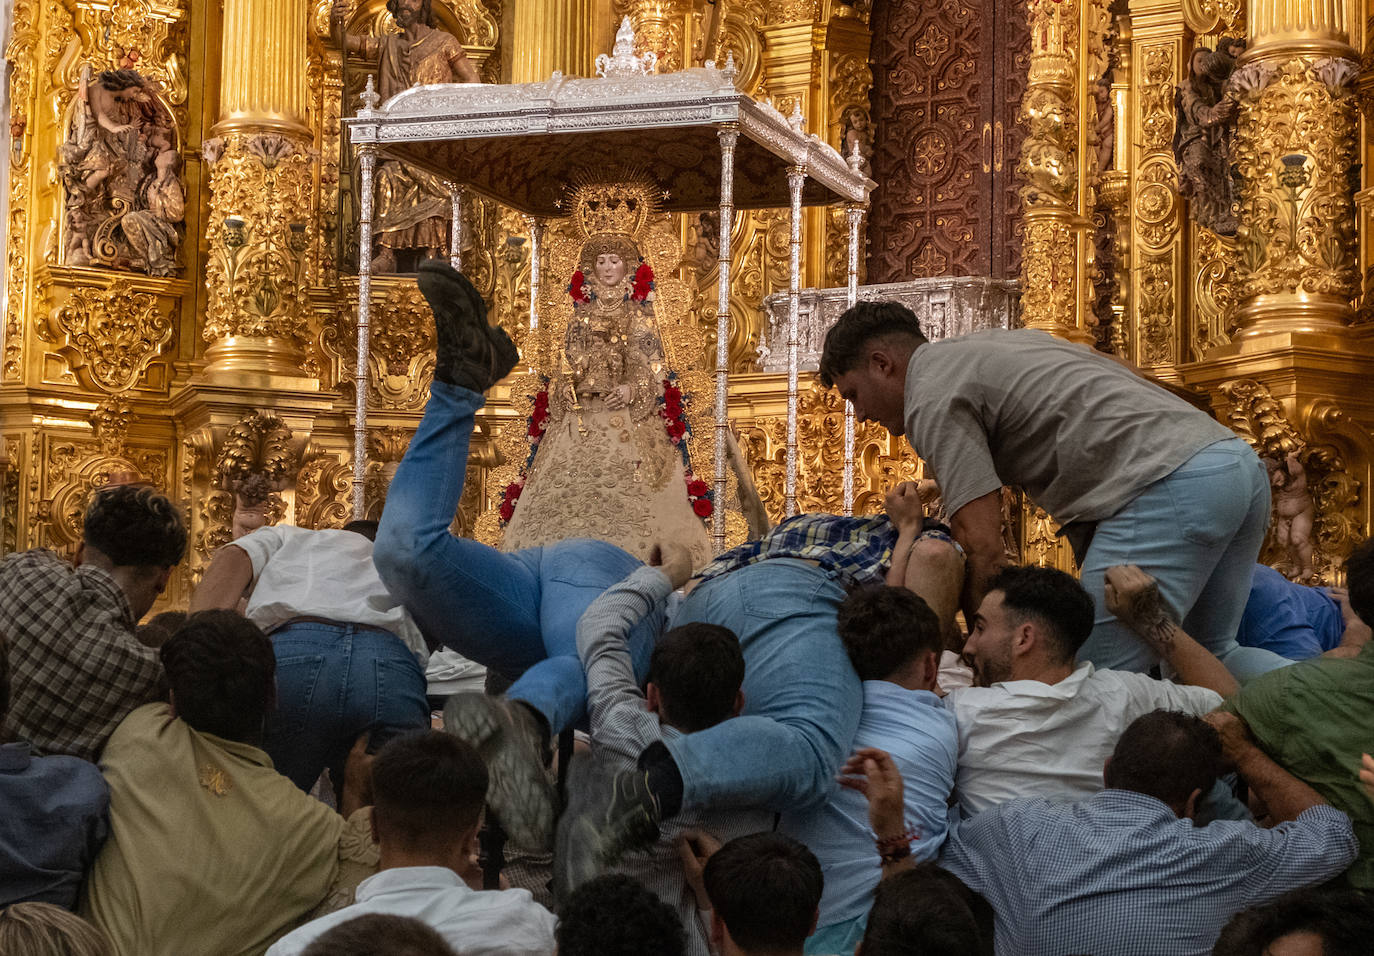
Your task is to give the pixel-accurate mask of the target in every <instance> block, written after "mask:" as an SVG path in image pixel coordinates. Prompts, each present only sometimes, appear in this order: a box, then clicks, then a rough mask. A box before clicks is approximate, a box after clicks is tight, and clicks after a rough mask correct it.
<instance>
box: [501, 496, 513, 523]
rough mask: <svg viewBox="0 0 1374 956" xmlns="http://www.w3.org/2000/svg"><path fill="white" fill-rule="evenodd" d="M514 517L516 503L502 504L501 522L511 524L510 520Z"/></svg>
mask: <svg viewBox="0 0 1374 956" xmlns="http://www.w3.org/2000/svg"><path fill="white" fill-rule="evenodd" d="M514 515H515V502H514V501H510V500H507V501H503V502H501V521H502V522H503V523H505V524H510V519H511V518H512V517H513V516H514Z"/></svg>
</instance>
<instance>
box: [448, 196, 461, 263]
mask: <svg viewBox="0 0 1374 956" xmlns="http://www.w3.org/2000/svg"><path fill="white" fill-rule="evenodd" d="M448 203H449V208H450V209H451V210H452V213H453V223H452V225H451V226H450V228H449V237H448V264H449V265H451V266H453V268H454V269H456V270H458V271H459V272H461V271H463V187H462V186H459V185H458V184H457V183H449V184H448Z"/></svg>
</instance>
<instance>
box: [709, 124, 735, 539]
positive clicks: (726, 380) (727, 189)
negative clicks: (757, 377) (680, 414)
mask: <svg viewBox="0 0 1374 956" xmlns="http://www.w3.org/2000/svg"><path fill="white" fill-rule="evenodd" d="M719 139H720V251H719V252H718V253H717V258H716V266H717V268H718V270H719V275H717V277H716V442H715V445H716V447H715V453H716V458H715V470H716V473H715V488H716V490H715V511H713V512H712V513H711V547H712V549H713V550H714V551H715V552H716V553H717V554H719V553H720V552H722V551H724V550H725V457H726V455H725V452H726V443H727V442H728V441H729V432H730V413H729V406H728V404H727V402H728V399H729V385H730V233H731V230H732V229H733V228H734V220H735V144H736V142H738V140H739V129H738V128H737V127H736V126H734V125H733V124H730V125H726V126H722V127H720V131H719Z"/></svg>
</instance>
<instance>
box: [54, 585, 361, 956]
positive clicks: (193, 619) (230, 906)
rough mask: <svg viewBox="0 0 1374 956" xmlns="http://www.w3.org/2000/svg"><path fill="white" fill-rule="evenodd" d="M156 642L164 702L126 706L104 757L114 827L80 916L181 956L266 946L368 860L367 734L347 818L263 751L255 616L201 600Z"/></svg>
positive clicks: (261, 670) (264, 659) (266, 695)
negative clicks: (216, 944)
mask: <svg viewBox="0 0 1374 956" xmlns="http://www.w3.org/2000/svg"><path fill="white" fill-rule="evenodd" d="M159 654H160V656H161V658H162V664H163V668H164V669H165V671H166V674H167V682H168V684H169V685H170V689H169V691H168V695H167V702H166V703H161V704H148V705H147V706H144V707H140V708H138V709H137V710H135V711H134V712H133V713H131V714H129V716H128V717H126V718H125V719H124V721H123V722H122V723H120V725H119V727H118V728H116V730H115V732H114V733H113V734H112V735H111V736H110V740H109V743H108V744H107V745H106V747H105V752H104V756H103V758H102V760H101V770H102V771H103V772H104V775H105V782H106V783H107V784H108V785H109V787H110V838H109V839H108V840H107V841H106V842H105V846H104V848H103V849H102V850H101V851H100V855H99V856H98V857H97V858H96V861H95V865H94V866H93V867H92V868H91V871H90V875H89V877H88V879H87V881H86V885H85V887H84V889H83V891H82V897H81V910H80V911H81V915H83V916H85V917H86V918H87V919H89V920H90V921H91V922H92V923H94V924H95V925H96V927H97V928H99V929H100V930H101V931H102V932H104V933H105V935H106V936H108V937H109V938H110V940H111V942H113V943H114V945H115V948H116V950H117V951H118V952H121V953H138V954H139V956H164V954H165V956H181V954H184V953H194V952H202V951H203V950H204V946H205V941H206V940H232V941H233V946H234V947H235V950H236V951H241V952H261V951H263V950H265V949H266V948H267V946H268V945H269V944H270V943H271V942H272V941H273V940H274V939H276V938H277V937H278V936H280V935H281V934H282V933H283V932H285V931H286V930H287V929H289V928H291V927H292V926H294V925H296V924H297V923H299V922H300V920H301V919H302V918H303V917H305V916H306V914H307V913H309V912H310V911H311V910H312V909H314V908H315V907H316V906H317V905H319V904H320V903H321V902H322V901H323V900H325V898H326V896H327V895H328V894H330V893H331V892H334V891H337V890H338V883H339V882H340V880H341V879H344V878H345V874H344V872H343V870H342V869H341V867H342V866H343V865H344V864H354V863H356V864H361V865H364V866H370V862H369V860H368V857H369V855H370V853H371V849H370V848H371V842H370V840H368V838H367V835H366V819H365V818H364V816H365V815H364V814H361V813H357V812H356V811H358V810H360V809H362V808H363V805H364V804H365V803H366V802H367V789H368V779H367V762H368V758H367V755H366V753H365V751H364V749H363V742H362V741H360V742H359V744H358V746H357V747H355V750H354V753H353V754H351V755H350V761H349V763H350V766H349V773H348V775H347V779H346V781H345V784H344V787H343V788H342V791H341V793H340V795H339V811H340V812H341V813H343V814H344V815H345V816H349V815H352V816H353V819H352V820H351V821H350V822H349V823H348V824H347V825H346V824H345V822H344V819H343V818H341V817H340V816H339V814H338V813H335V812H334V811H333V810H332V809H330V808H329V807H327V806H325V805H324V804H323V803H321V802H319V801H318V800H316V799H314V798H313V797H311V796H309V795H307V794H304V793H302V792H301V791H300V790H298V789H297V788H296V787H295V786H294V785H293V784H292V783H291V781H290V780H288V779H287V778H285V777H283V776H282V775H281V774H279V773H277V772H276V771H275V770H274V769H273V768H272V761H271V759H270V758H269V757H268V756H267V754H266V753H264V752H263V751H262V750H261V742H262V735H263V726H264V724H265V722H266V719H267V713H268V711H269V710H270V708H271V706H272V701H273V696H274V691H273V680H274V677H275V674H276V659H275V658H274V656H273V654H272V644H271V642H270V641H268V639H267V637H266V636H265V635H264V634H263V633H262V631H261V630H260V629H259V628H258V626H257V625H256V624H254V623H252V622H251V621H249V620H247V619H245V618H243V617H240V616H239V615H238V614H235V613H233V612H231V611H201V612H199V613H196V614H192V615H190V616H189V617H188V618H187V620H186V623H185V624H184V625H183V626H182V627H181V628H180V629H179V630H178V631H177V632H176V634H174V635H173V636H172V637H171V639H170V640H168V641H167V643H166V644H164V645H163V646H162V648H161V650H160V651H159ZM373 859H374V861H375V858H373ZM347 891H348V892H350V893H351V887H349V888H348V889H347Z"/></svg>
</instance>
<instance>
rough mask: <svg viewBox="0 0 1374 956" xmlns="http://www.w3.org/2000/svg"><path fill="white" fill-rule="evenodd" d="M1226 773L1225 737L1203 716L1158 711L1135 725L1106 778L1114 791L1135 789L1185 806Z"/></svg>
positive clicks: (1115, 753) (1122, 740) (1120, 743)
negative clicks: (1196, 792) (1223, 767)
mask: <svg viewBox="0 0 1374 956" xmlns="http://www.w3.org/2000/svg"><path fill="white" fill-rule="evenodd" d="M1220 773H1221V738H1220V737H1218V736H1217V732H1216V730H1214V729H1213V728H1212V726H1211V725H1210V724H1209V723H1207V722H1206V721H1205V720H1202V719H1201V718H1199V717H1194V716H1192V715H1191V714H1184V713H1180V712H1179V711H1176V710H1153V711H1151V712H1150V713H1148V714H1145V715H1144V716H1141V717H1137V718H1136V719H1135V720H1133V721H1131V725H1130V726H1129V727H1127V728H1126V730H1125V731H1124V732H1123V733H1122V734H1121V738H1120V739H1119V740H1117V742H1116V749H1115V750H1113V751H1112V759H1111V762H1110V763H1108V764H1107V770H1106V773H1105V774H1104V778H1105V782H1106V784H1107V786H1108V787H1109V788H1111V789H1112V790H1131V791H1134V792H1135V793H1143V794H1145V795H1146V796H1150V797H1156V798H1158V799H1160V800H1163V801H1164V802H1165V803H1167V804H1169V805H1170V806H1171V807H1178V806H1182V805H1183V804H1184V803H1185V802H1187V800H1188V797H1189V796H1190V795H1191V794H1192V792H1193V791H1194V790H1201V791H1202V792H1203V794H1206V793H1207V791H1209V790H1211V789H1212V784H1214V783H1216V780H1217V776H1218V775H1219V774H1220Z"/></svg>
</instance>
